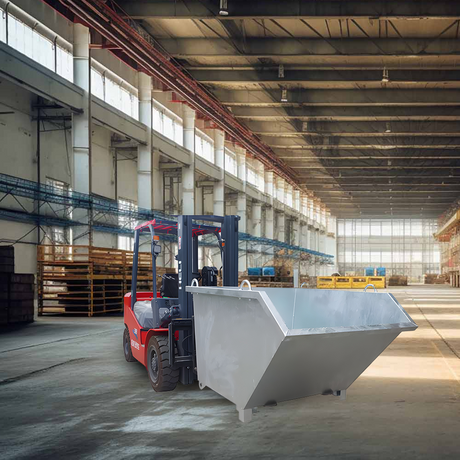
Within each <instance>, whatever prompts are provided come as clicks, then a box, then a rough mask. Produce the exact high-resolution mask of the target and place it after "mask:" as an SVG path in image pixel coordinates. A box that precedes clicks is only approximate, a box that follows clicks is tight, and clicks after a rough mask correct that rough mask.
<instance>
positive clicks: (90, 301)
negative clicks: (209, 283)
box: [37, 245, 175, 316]
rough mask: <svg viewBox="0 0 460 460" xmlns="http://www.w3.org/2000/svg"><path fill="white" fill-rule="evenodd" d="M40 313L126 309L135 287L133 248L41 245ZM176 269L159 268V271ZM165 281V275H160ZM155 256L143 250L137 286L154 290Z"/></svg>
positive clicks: (140, 289) (142, 289) (80, 312)
mask: <svg viewBox="0 0 460 460" xmlns="http://www.w3.org/2000/svg"><path fill="white" fill-rule="evenodd" d="M37 261H38V285H39V288H38V313H39V315H42V314H44V313H70V314H87V315H88V316H93V315H96V314H105V313H116V312H121V311H123V297H124V294H125V293H126V292H129V291H130V290H131V284H132V283H131V280H132V275H131V273H132V267H133V252H132V251H123V250H121V249H110V248H99V247H94V246H76V245H74V246H72V245H41V246H39V247H38V253H37ZM166 272H168V273H174V272H175V270H174V269H162V268H157V274H159V275H161V274H163V273H166ZM157 283H160V284H161V279H160V278H158V279H157ZM152 284H153V283H152V256H151V254H150V253H140V254H139V263H138V277H137V290H138V291H149V292H151V291H152V287H153V286H152Z"/></svg>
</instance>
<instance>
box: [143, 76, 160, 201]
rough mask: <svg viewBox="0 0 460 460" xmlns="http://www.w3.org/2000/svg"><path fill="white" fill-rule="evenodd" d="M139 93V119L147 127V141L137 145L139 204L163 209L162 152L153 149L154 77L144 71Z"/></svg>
mask: <svg viewBox="0 0 460 460" xmlns="http://www.w3.org/2000/svg"><path fill="white" fill-rule="evenodd" d="M138 94H139V121H140V122H141V123H143V124H144V125H145V126H146V128H147V135H146V141H147V142H146V144H145V145H141V144H140V145H138V147H137V204H138V205H139V207H140V208H144V209H161V208H162V207H163V199H162V198H161V195H162V189H163V184H162V181H161V180H160V177H161V176H160V154H159V152H156V153H154V152H153V151H152V79H151V77H150V76H149V75H147V74H145V73H144V72H139V75H138ZM154 157H155V158H154ZM154 169H155V172H154ZM154 176H155V177H154Z"/></svg>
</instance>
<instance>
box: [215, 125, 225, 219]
mask: <svg viewBox="0 0 460 460" xmlns="http://www.w3.org/2000/svg"><path fill="white" fill-rule="evenodd" d="M214 156H215V159H216V166H217V167H218V168H220V170H219V179H218V180H217V182H216V183H215V184H214V215H216V216H224V215H225V131H221V130H220V129H215V130H214Z"/></svg>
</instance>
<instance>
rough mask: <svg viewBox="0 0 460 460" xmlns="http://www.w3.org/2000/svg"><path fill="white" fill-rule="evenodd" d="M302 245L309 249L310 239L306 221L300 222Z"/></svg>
mask: <svg viewBox="0 0 460 460" xmlns="http://www.w3.org/2000/svg"><path fill="white" fill-rule="evenodd" d="M299 246H300V247H302V248H305V249H309V246H310V241H309V239H308V225H307V223H306V222H301V223H300V245H299Z"/></svg>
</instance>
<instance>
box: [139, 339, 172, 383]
mask: <svg viewBox="0 0 460 460" xmlns="http://www.w3.org/2000/svg"><path fill="white" fill-rule="evenodd" d="M146 364H147V372H148V374H149V379H150V383H151V384H152V388H153V389H154V390H155V391H158V392H160V391H171V390H174V388H176V385H177V382H178V381H179V369H173V368H172V367H170V366H169V339H168V337H167V336H163V335H157V336H152V337H151V338H150V341H149V347H148V349H147V363H146Z"/></svg>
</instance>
